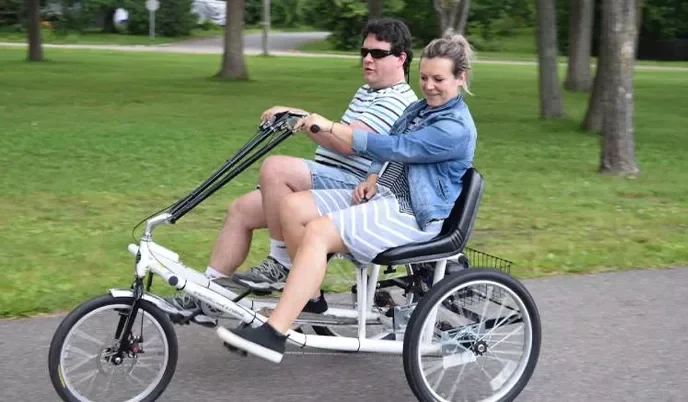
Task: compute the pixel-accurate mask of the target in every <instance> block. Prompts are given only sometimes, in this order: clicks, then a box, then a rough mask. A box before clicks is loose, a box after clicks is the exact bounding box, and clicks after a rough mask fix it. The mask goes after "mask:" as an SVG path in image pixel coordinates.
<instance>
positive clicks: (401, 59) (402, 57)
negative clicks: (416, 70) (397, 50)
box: [399, 52, 408, 66]
mask: <svg viewBox="0 0 688 402" xmlns="http://www.w3.org/2000/svg"><path fill="white" fill-rule="evenodd" d="M407 57H408V54H407V53H406V52H401V54H400V55H399V61H400V62H401V65H402V66H403V65H404V63H406V58H407Z"/></svg>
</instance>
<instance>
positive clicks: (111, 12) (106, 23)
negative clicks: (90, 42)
mask: <svg viewBox="0 0 688 402" xmlns="http://www.w3.org/2000/svg"><path fill="white" fill-rule="evenodd" d="M102 11H103V12H104V13H105V17H104V20H103V32H106V33H116V32H117V28H116V27H115V12H116V11H117V9H116V8H106V9H103V10H102Z"/></svg>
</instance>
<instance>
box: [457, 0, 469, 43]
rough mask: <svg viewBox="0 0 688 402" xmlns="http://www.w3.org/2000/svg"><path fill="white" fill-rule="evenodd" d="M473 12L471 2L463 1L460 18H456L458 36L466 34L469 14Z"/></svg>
mask: <svg viewBox="0 0 688 402" xmlns="http://www.w3.org/2000/svg"><path fill="white" fill-rule="evenodd" d="M470 11H471V0H463V1H462V2H461V7H460V9H459V16H458V17H457V18H456V27H455V28H454V31H455V32H456V33H458V34H462V35H463V34H464V32H466V25H468V13H469V12H470Z"/></svg>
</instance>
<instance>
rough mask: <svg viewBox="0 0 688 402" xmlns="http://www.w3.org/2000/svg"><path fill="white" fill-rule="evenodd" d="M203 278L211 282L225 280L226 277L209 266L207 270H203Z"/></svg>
mask: <svg viewBox="0 0 688 402" xmlns="http://www.w3.org/2000/svg"><path fill="white" fill-rule="evenodd" d="M205 277H206V278H208V279H210V280H213V279H217V278H226V277H227V275H225V274H223V273H222V272H220V271H218V270H216V269H215V268H213V267H211V266H208V268H206V269H205Z"/></svg>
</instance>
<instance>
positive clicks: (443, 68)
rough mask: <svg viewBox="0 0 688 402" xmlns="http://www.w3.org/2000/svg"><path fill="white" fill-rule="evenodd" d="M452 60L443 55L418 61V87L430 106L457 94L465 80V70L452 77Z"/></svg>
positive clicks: (437, 104) (444, 101)
mask: <svg viewBox="0 0 688 402" xmlns="http://www.w3.org/2000/svg"><path fill="white" fill-rule="evenodd" d="M453 69H454V62H452V61H451V59H448V58H445V57H434V58H432V59H427V58H423V59H421V61H420V88H421V89H422V90H423V95H424V96H425V100H426V101H427V102H428V105H430V106H441V105H443V104H445V103H447V101H449V100H450V99H451V98H454V97H456V96H457V95H458V94H459V91H460V89H461V87H462V86H463V85H464V83H465V82H466V72H462V73H461V74H459V77H458V78H457V77H454V73H453Z"/></svg>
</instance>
